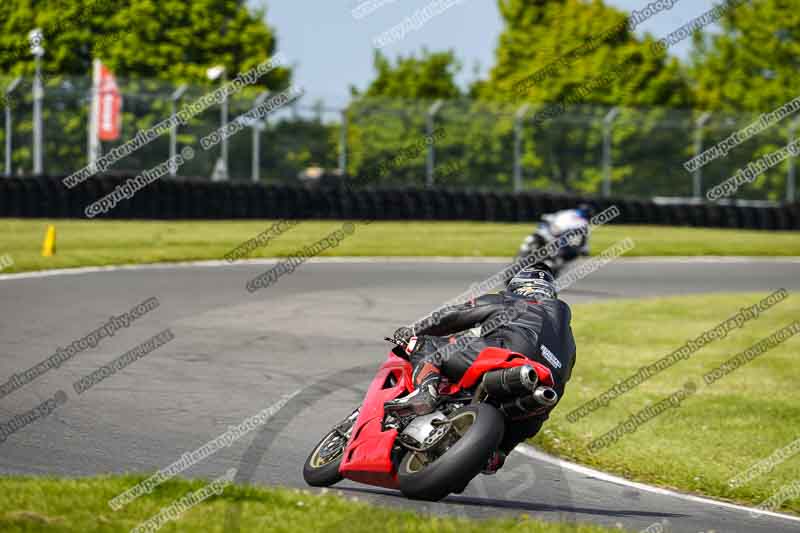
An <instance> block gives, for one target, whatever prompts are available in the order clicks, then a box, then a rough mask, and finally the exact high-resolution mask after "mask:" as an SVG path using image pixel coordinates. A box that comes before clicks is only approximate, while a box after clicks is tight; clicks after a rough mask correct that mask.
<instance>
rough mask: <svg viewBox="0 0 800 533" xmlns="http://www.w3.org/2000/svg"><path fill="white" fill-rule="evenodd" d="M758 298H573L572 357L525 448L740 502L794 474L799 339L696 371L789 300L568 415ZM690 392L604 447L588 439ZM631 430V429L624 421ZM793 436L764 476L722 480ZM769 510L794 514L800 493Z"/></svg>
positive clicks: (776, 325)
mask: <svg viewBox="0 0 800 533" xmlns="http://www.w3.org/2000/svg"><path fill="white" fill-rule="evenodd" d="M765 296H766V294H737V295H713V296H711V295H703V296H688V297H670V298H658V299H651V300H638V301H612V302H603V303H593V304H583V305H576V306H575V307H574V308H573V329H574V333H575V336H576V342H577V345H578V360H577V364H576V366H575V369H574V370H573V374H572V380H571V381H570V383H569V384H568V385H567V390H566V393H565V395H564V399H563V401H562V402H561V403H560V404H559V406H558V407H557V408H556V409H555V411H554V412H553V414H552V416H551V418H550V421H549V422H548V423H547V424H546V425H545V429H544V430H543V431H542V432H541V433H540V434H539V435H538V436H537V437H536V438H535V439H534V443H535V444H536V445H537V446H539V447H542V448H544V449H545V450H548V451H550V452H552V453H555V454H557V455H560V456H562V457H566V458H569V459H573V460H575V461H577V462H580V463H582V464H587V465H591V466H593V467H597V468H599V469H601V470H604V471H609V472H615V473H618V474H621V475H624V476H625V477H628V478H631V479H635V480H638V481H643V482H648V483H653V484H657V485H662V486H668V487H673V488H677V489H680V490H683V491H690V492H694V493H702V494H706V495H709V496H712V497H718V498H723V499H729V500H733V501H738V502H742V503H745V504H750V505H759V504H760V503H761V502H763V501H764V500H766V499H767V498H769V497H770V496H772V495H773V494H775V493H777V492H778V491H779V490H781V488H782V487H787V486H790V485H791V484H792V483H794V482H796V481H798V477H799V476H798V473H800V453H799V452H800V441H798V439H800V388H798V386H797V370H798V368H800V361H798V353H800V335H798V336H795V337H792V338H790V339H788V340H786V341H785V342H784V343H782V344H779V345H778V346H776V347H774V348H772V349H770V350H769V351H767V352H766V353H764V354H762V355H760V356H758V357H756V358H755V359H754V360H752V361H751V362H749V363H747V364H745V365H744V366H741V367H739V368H738V369H737V370H735V371H733V372H731V373H729V374H728V375H727V376H725V377H723V378H721V379H719V380H717V381H716V382H714V383H713V384H711V385H707V384H706V383H705V381H704V379H703V375H704V374H706V373H708V372H710V371H711V370H713V369H714V368H716V367H718V366H719V365H720V364H721V363H723V362H724V361H726V360H727V359H729V358H731V357H734V356H735V355H737V354H738V353H739V352H741V351H743V350H745V349H747V348H749V347H750V346H752V345H754V344H756V343H757V342H759V341H760V340H761V339H763V338H765V337H767V336H769V335H770V334H771V333H773V332H774V331H776V330H778V329H781V328H783V327H785V326H787V325H789V324H791V323H792V322H794V321H795V320H797V318H798V317H799V316H800V299H798V298H797V297H796V296H792V295H789V297H788V298H787V299H785V300H783V301H782V302H780V303H778V304H777V305H775V306H774V307H772V308H770V309H768V310H767V311H764V312H762V314H761V315H760V317H759V318H757V319H755V320H750V321H749V322H746V323H745V324H744V325H743V326H742V328H741V329H734V330H733V331H731V332H730V333H729V334H728V335H727V337H726V338H724V339H717V340H714V341H713V342H711V343H709V344H706V345H705V346H703V347H701V348H700V349H699V350H698V351H696V352H694V354H693V355H691V356H690V357H689V358H688V359H687V360H683V361H679V362H678V363H677V364H675V365H674V366H672V367H671V368H668V369H665V370H663V371H662V372H660V373H659V374H657V375H655V376H652V377H651V378H650V379H649V380H647V381H645V382H644V383H642V384H640V385H639V386H638V387H636V388H634V389H632V390H629V391H628V392H625V393H624V394H622V395H621V396H619V397H617V398H616V399H614V400H612V401H610V402H609V403H608V405H607V406H606V407H599V408H598V409H597V410H595V411H594V412H592V413H590V414H588V415H587V416H585V417H583V418H580V419H578V420H577V421H574V422H570V421H569V420H568V419H567V415H568V414H569V413H570V412H572V411H573V409H575V408H577V407H579V406H581V405H583V404H584V403H585V402H588V401H590V400H592V399H593V398H595V397H597V396H598V395H599V394H600V393H602V392H605V391H606V390H608V389H609V387H613V386H614V385H615V383H617V382H618V381H620V380H624V379H625V378H627V377H629V376H631V375H633V374H636V372H637V371H638V370H639V368H640V367H642V366H643V365H649V364H652V363H654V362H655V361H656V360H657V359H660V358H661V357H664V356H666V355H668V354H670V353H672V352H673V351H675V350H677V349H679V348H680V347H681V346H682V345H683V344H684V343H686V341H687V340H689V339H695V338H696V337H697V336H699V335H701V334H702V333H703V332H704V331H705V330H708V329H712V328H713V327H714V326H716V325H717V324H719V323H720V322H722V321H724V320H726V319H727V318H728V317H730V316H732V315H734V314H735V313H736V312H737V311H738V310H739V309H740V308H742V307H744V306H750V305H753V304H755V303H756V302H758V301H759V300H761V298H763V297H765ZM688 381H692V382H694V383H695V384H696V385H697V390H696V392H695V393H694V394H692V395H690V396H689V397H688V398H686V399H685V400H683V401H682V402H681V403H680V405H679V406H678V407H674V408H670V409H668V410H666V411H665V412H663V413H662V414H660V415H659V416H657V417H655V418H653V419H651V420H650V421H649V422H646V423H644V424H642V425H639V426H638V427H637V428H636V429H635V430H634V431H633V432H631V433H628V434H624V435H622V436H621V438H620V439H619V440H618V441H617V442H616V443H615V444H612V445H610V446H607V447H605V448H602V449H600V450H598V451H596V452H592V451H590V450H589V443H590V442H591V441H592V440H593V439H597V438H598V437H600V436H602V435H604V434H605V433H606V432H608V431H610V430H612V428H614V427H615V426H617V425H618V424H620V423H621V422H623V421H624V420H626V419H627V418H628V417H629V416H631V415H633V414H636V413H637V412H639V411H640V410H642V409H644V408H645V407H646V406H648V405H653V404H655V403H656V402H658V401H660V400H662V399H664V398H666V397H668V396H669V395H670V394H672V393H673V392H675V391H676V390H678V389H679V388H681V387H682V386H683V385H684V384H685V383H686V382H688ZM629 427H631V426H629ZM795 441H798V442H797V443H795V444H794V446H792V447H790V448H789V450H793V453H791V454H789V453H787V454H785V455H788V457H785V458H784V459H785V460H783V461H777V464H775V465H774V468H773V469H772V470H771V471H768V472H764V473H762V474H760V475H757V476H756V477H754V478H753V479H752V480H749V481H748V482H746V483H744V484H742V485H741V486H736V487H733V486H731V485H730V484H729V480H731V479H733V478H734V477H735V476H737V475H738V474H740V473H742V472H744V471H745V470H746V469H748V468H749V467H751V466H752V465H754V464H755V463H757V462H758V461H761V460H765V459H766V458H768V457H769V456H771V455H772V454H773V452H776V451H777V450H780V449H783V448H786V447H787V446H789V445H790V444H792V443H793V442H795ZM776 510H782V511H793V512H795V513H800V497H798V495H797V494H796V493H795V497H794V498H790V499H787V500H786V501H784V502H782V504H781V506H780V507H779V508H778V509H776Z"/></svg>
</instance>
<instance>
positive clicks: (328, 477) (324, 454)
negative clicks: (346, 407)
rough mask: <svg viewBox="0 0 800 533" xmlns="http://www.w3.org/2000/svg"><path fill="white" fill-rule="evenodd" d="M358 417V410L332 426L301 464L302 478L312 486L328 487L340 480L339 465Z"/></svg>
mask: <svg viewBox="0 0 800 533" xmlns="http://www.w3.org/2000/svg"><path fill="white" fill-rule="evenodd" d="M356 418H358V410H355V411H353V413H352V414H351V415H350V416H348V417H347V418H346V419H345V420H343V421H342V422H341V423H340V424H339V425H338V426H336V427H335V428H333V429H332V430H331V431H330V432H328V434H327V435H325V436H324V437H322V440H321V441H319V443H318V444H317V445H316V447H314V450H313V451H312V452H311V454H310V455H309V456H308V459H306V462H305V464H304V465H303V479H305V480H306V483H308V484H309V485H311V486H312V487H330V486H331V485H334V484H336V483H338V482H340V481H341V480H342V475H341V474H340V473H339V465H340V464H341V463H342V456H343V455H344V449H345V447H346V446H347V441H348V440H349V439H350V431H351V430H352V428H353V424H354V423H355V421H356Z"/></svg>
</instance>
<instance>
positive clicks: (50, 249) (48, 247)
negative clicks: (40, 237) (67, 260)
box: [42, 224, 56, 257]
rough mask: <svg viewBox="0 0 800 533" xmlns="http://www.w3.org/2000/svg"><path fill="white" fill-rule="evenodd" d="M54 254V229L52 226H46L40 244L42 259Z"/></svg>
mask: <svg viewBox="0 0 800 533" xmlns="http://www.w3.org/2000/svg"><path fill="white" fill-rule="evenodd" d="M55 254H56V227H55V226H54V225H52V224H50V225H49V226H47V232H46V233H45V234H44V242H43V243H42V257H51V256H53V255H55Z"/></svg>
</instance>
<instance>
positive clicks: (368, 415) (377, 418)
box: [339, 352, 414, 489]
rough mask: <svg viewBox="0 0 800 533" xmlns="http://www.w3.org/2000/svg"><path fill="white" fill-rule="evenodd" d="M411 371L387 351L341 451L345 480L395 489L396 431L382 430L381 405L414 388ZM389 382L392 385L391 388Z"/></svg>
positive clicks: (409, 365)
mask: <svg viewBox="0 0 800 533" xmlns="http://www.w3.org/2000/svg"><path fill="white" fill-rule="evenodd" d="M412 370H413V369H412V367H411V364H410V363H409V362H408V361H406V360H405V359H401V358H399V357H397V356H396V355H394V354H393V353H391V352H389V359H388V360H387V361H386V362H384V363H383V365H381V368H380V370H378V374H377V375H376V376H375V378H374V379H373V380H372V383H371V384H370V386H369V390H367V394H366V396H365V397H364V403H363V404H362V405H361V412H360V413H359V415H358V419H357V420H356V423H355V426H353V433H352V435H351V437H350V442H348V443H347V447H346V448H345V450H344V457H343V458H342V464H341V465H340V466H339V472H340V473H341V474H342V476H344V477H345V478H347V479H352V480H353V481H358V482H361V483H366V484H368V485H378V486H380V487H386V488H392V489H394V488H397V472H396V470H395V468H394V465H393V464H392V460H391V454H392V447H393V446H394V439H395V438H396V437H397V430H395V429H391V430H389V431H382V422H383V414H384V413H383V404H384V403H385V402H388V401H389V400H394V399H395V398H397V397H399V396H400V395H402V394H403V393H404V392H406V391H411V390H413V389H414V385H413V384H412V381H411V372H412ZM392 378H393V379H392ZM391 381H394V382H395V385H393V386H391V385H390V382H391Z"/></svg>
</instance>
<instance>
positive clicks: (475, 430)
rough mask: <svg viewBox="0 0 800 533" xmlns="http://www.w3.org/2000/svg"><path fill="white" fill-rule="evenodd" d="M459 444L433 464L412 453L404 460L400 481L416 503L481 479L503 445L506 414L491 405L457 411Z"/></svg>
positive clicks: (455, 429) (453, 418)
mask: <svg viewBox="0 0 800 533" xmlns="http://www.w3.org/2000/svg"><path fill="white" fill-rule="evenodd" d="M448 418H449V419H450V420H451V421H452V422H453V428H452V429H451V430H450V431H451V432H453V435H452V436H451V435H448V437H446V439H455V438H457V440H455V442H452V444H450V445H449V447H448V448H447V449H446V451H444V453H443V454H441V455H440V456H439V457H437V458H436V459H435V460H434V461H433V462H426V460H427V459H428V457H427V456H426V455H423V454H421V453H419V452H413V451H409V452H408V453H406V455H405V456H404V457H403V459H402V461H400V467H399V468H398V473H397V477H398V481H399V482H400V490H401V491H402V492H403V494H404V495H405V496H406V497H408V498H412V499H415V500H428V501H438V500H441V499H442V498H444V497H445V496H447V495H448V494H450V493H451V492H457V491H459V490H463V488H464V487H466V486H467V484H468V483H469V482H470V481H471V480H472V478H474V477H475V476H477V475H478V474H479V473H480V471H481V470H483V467H484V466H486V462H487V461H488V460H489V457H490V456H491V455H492V453H493V452H494V451H495V450H496V449H497V447H498V446H499V445H500V441H501V440H502V439H503V433H504V431H505V421H504V418H503V415H502V414H501V413H500V411H498V410H497V409H496V408H494V407H493V406H491V405H488V404H476V405H468V406H466V407H463V408H461V409H459V410H457V411H454V412H453V413H452V414H451V415H450V416H449V417H448Z"/></svg>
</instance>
